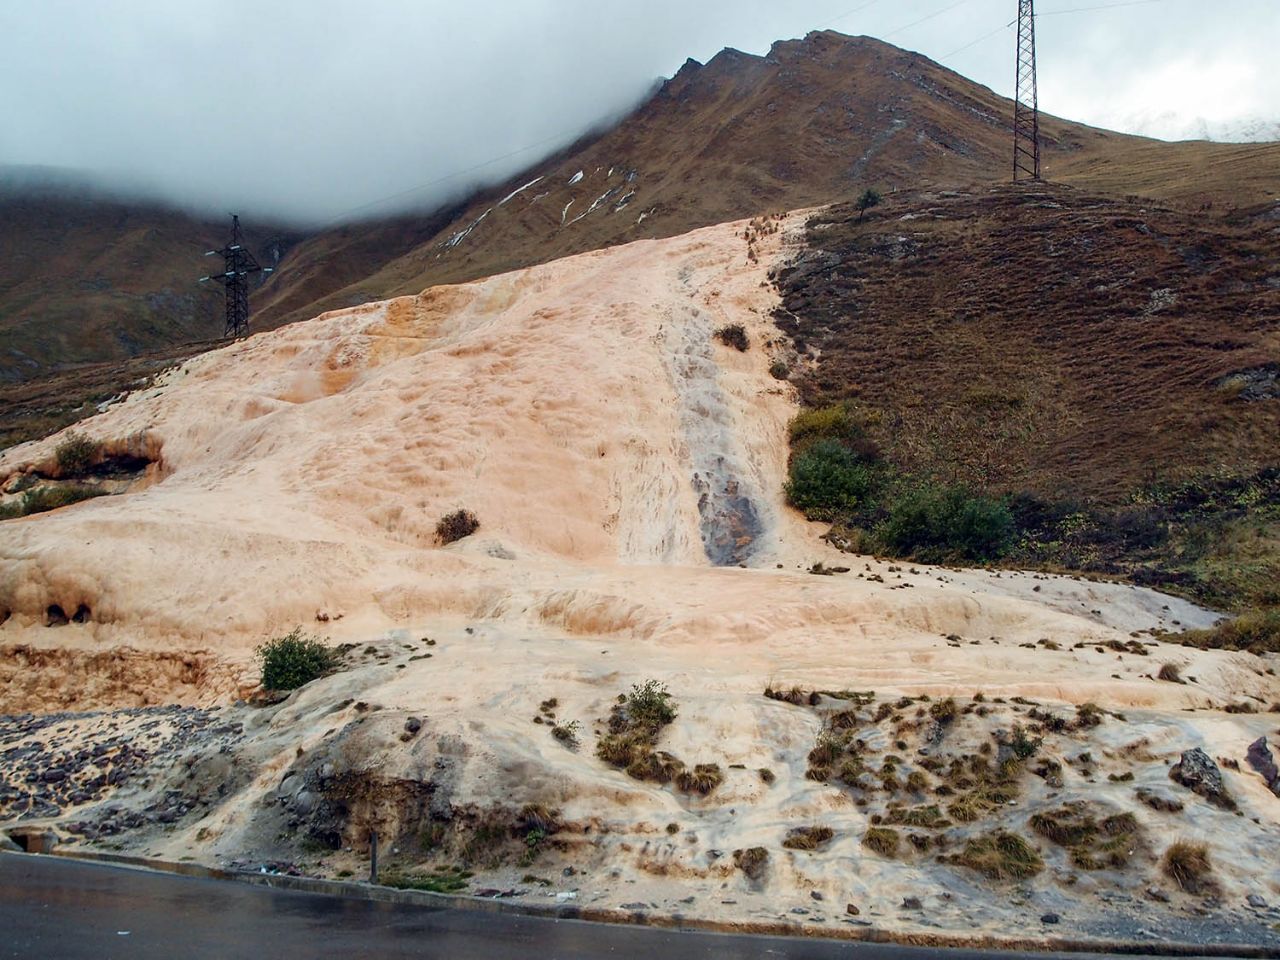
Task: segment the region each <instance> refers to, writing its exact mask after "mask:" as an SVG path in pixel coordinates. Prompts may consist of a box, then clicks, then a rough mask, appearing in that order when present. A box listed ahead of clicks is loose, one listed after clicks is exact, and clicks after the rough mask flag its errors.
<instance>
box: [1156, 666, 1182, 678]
mask: <svg viewBox="0 0 1280 960" xmlns="http://www.w3.org/2000/svg"><path fill="white" fill-rule="evenodd" d="M1156 676H1157V677H1158V678H1159V679H1161V680H1165V681H1168V682H1169V683H1185V682H1186V681H1185V680H1183V679H1182V668H1181V667H1179V666H1178V665H1177V664H1176V663H1166V664H1164V665H1163V666H1162V667H1161V668H1160V672H1159V673H1158V674H1156Z"/></svg>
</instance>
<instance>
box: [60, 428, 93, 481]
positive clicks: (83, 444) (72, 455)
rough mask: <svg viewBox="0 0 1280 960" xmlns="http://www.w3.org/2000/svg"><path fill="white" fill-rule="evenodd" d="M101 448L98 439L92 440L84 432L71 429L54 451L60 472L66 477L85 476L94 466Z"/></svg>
mask: <svg viewBox="0 0 1280 960" xmlns="http://www.w3.org/2000/svg"><path fill="white" fill-rule="evenodd" d="M101 449H102V445H101V444H100V443H98V441H96V440H90V439H89V438H88V437H86V436H85V435H84V434H83V433H76V432H75V431H74V430H73V431H71V432H70V433H68V434H67V435H66V437H65V438H64V439H63V441H62V442H61V443H59V444H58V446H57V447H56V448H55V449H54V452H53V453H54V456H55V457H57V459H58V472H59V474H61V475H62V476H64V477H78V476H83V475H84V474H85V473H87V472H88V470H89V468H90V467H91V466H93V461H94V460H96V459H97V457H98V452H99V451H100V450H101Z"/></svg>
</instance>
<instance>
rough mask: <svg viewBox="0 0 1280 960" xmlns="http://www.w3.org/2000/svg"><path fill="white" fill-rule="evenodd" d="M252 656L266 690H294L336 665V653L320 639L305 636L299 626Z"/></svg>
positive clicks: (264, 645)
mask: <svg viewBox="0 0 1280 960" xmlns="http://www.w3.org/2000/svg"><path fill="white" fill-rule="evenodd" d="M254 656H255V657H256V658H257V660H258V662H259V663H260V664H262V686H263V687H264V688H265V689H267V690H294V689H296V688H298V687H300V686H302V685H303V684H304V683H310V682H311V681H312V680H315V679H316V678H317V677H321V676H324V674H326V673H328V672H329V671H330V670H332V669H333V668H334V667H336V666H337V665H338V654H337V652H336V651H334V650H331V649H330V648H329V647H326V646H325V645H324V643H323V642H322V641H321V640H320V638H319V637H308V636H306V635H304V634H303V632H302V628H301V627H295V628H294V629H293V631H292V632H290V633H287V634H285V635H284V636H283V637H276V638H275V639H273V640H268V641H267V642H266V643H263V644H261V645H260V646H259V647H258V648H257V650H255V651H254Z"/></svg>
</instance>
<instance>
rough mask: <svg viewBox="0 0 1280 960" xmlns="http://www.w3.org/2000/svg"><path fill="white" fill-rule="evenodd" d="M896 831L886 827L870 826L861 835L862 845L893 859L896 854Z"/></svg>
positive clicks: (897, 838)
mask: <svg viewBox="0 0 1280 960" xmlns="http://www.w3.org/2000/svg"><path fill="white" fill-rule="evenodd" d="M899 839H900V838H899V837H898V831H897V830H890V829H889V828H888V827H871V828H870V829H868V830H867V832H866V833H865V834H864V835H863V837H862V845H863V846H864V847H866V848H867V849H868V850H874V851H875V852H876V853H878V854H880V856H882V857H888V858H889V859H893V858H894V857H896V856H897V855H898V842H899Z"/></svg>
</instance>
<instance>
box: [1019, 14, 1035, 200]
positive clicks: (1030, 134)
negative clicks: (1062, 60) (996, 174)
mask: <svg viewBox="0 0 1280 960" xmlns="http://www.w3.org/2000/svg"><path fill="white" fill-rule="evenodd" d="M1039 179H1040V96H1039V94H1038V93H1037V91H1036V11H1035V0H1018V77H1017V83H1016V85H1015V93H1014V95H1013V182H1014V183H1017V182H1018V181H1019V180H1039Z"/></svg>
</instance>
